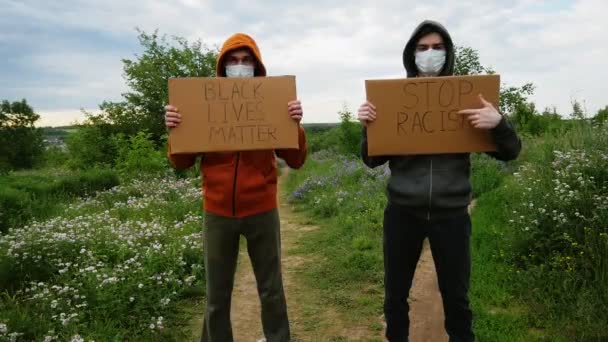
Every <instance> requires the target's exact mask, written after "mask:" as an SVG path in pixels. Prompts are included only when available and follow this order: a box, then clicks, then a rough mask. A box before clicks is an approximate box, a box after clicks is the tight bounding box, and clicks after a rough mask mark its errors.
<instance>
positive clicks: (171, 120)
mask: <svg viewBox="0 0 608 342" xmlns="http://www.w3.org/2000/svg"><path fill="white" fill-rule="evenodd" d="M181 122H182V116H181V115H180V114H179V111H178V109H177V107H174V106H172V105H166V106H165V126H167V128H168V129H171V128H175V127H177V126H178V125H179V124H180V123H181Z"/></svg>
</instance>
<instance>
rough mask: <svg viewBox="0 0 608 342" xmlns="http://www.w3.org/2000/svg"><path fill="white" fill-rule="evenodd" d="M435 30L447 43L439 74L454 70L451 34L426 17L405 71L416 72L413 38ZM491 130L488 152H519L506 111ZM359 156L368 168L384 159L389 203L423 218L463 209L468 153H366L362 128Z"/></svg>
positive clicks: (408, 49) (505, 155) (505, 156)
mask: <svg viewBox="0 0 608 342" xmlns="http://www.w3.org/2000/svg"><path fill="white" fill-rule="evenodd" d="M434 32H435V33H438V34H440V35H441V36H442V37H443V42H444V45H445V49H446V61H445V64H444V66H443V69H442V70H441V72H440V73H439V75H438V76H451V75H453V74H454V64H455V53H454V44H453V42H452V38H451V37H450V34H449V33H448V31H447V30H446V29H445V28H444V27H443V26H442V25H441V24H439V23H437V22H434V21H430V20H427V21H424V22H422V23H421V24H420V25H418V27H417V28H416V29H415V30H414V33H413V34H412V36H411V38H410V39H409V41H408V42H407V44H406V45H405V48H404V50H403V66H404V67H405V70H406V71H407V77H417V76H418V68H417V67H416V62H415V52H416V44H417V43H418V41H419V40H420V38H422V37H423V36H425V35H427V34H429V33H434ZM380 115H381V113H380ZM490 132H491V134H492V137H493V138H494V142H495V143H496V146H497V151H496V152H490V153H488V154H489V155H491V156H492V157H494V158H496V159H499V160H504V161H507V160H512V159H515V158H517V156H518V155H519V152H520V150H521V141H520V139H519V138H518V137H517V134H516V133H515V130H514V129H513V127H512V126H511V125H510V124H509V122H508V121H507V120H506V118H505V117H503V118H502V120H501V121H500V123H499V124H498V126H496V127H495V128H493V129H491V130H490ZM361 158H362V159H363V162H364V163H365V164H366V165H367V166H369V167H372V168H373V167H376V166H379V165H382V164H384V163H386V162H387V161H388V163H389V168H390V170H391V175H390V178H389V181H388V184H387V189H386V190H387V197H388V201H389V202H390V203H391V204H393V205H397V206H399V207H402V208H403V210H407V211H408V212H410V213H411V214H412V215H415V216H418V217H421V218H424V219H427V220H431V219H444V218H449V217H454V216H458V215H464V214H466V210H467V206H468V205H469V203H470V201H471V183H470V180H469V176H470V169H471V162H470V154H469V153H454V154H436V155H406V156H374V157H370V156H368V154H367V131H366V130H365V128H364V129H363V141H362V144H361Z"/></svg>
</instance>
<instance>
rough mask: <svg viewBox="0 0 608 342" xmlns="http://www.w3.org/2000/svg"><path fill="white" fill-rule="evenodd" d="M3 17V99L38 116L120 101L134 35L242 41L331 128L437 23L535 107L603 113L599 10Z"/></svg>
mask: <svg viewBox="0 0 608 342" xmlns="http://www.w3.org/2000/svg"><path fill="white" fill-rule="evenodd" d="M0 6H2V8H3V12H2V13H0V44H2V45H3V46H6V47H7V48H6V49H4V48H3V49H0V58H3V60H4V61H7V62H6V63H5V65H4V66H0V73H2V74H3V75H6V77H3V78H2V79H0V91H1V93H2V94H3V95H4V96H18V98H20V97H26V98H28V100H30V98H31V101H30V102H31V103H32V104H33V105H34V106H35V108H41V109H44V110H46V111H50V110H65V109H66V108H74V110H75V111H78V108H80V107H86V108H94V107H96V105H97V104H99V103H100V102H101V101H103V100H105V99H110V100H115V99H119V98H120V94H121V93H122V92H124V91H125V90H126V89H125V86H124V81H123V80H122V77H121V76H122V64H121V62H120V59H121V58H130V57H132V56H133V54H135V53H137V52H138V51H139V49H140V47H139V46H138V45H137V39H136V32H135V30H134V28H135V27H139V28H141V29H143V30H145V31H148V32H150V31H152V30H154V29H156V28H158V29H159V30H160V33H166V34H168V35H180V36H184V37H186V38H188V39H189V40H194V39H199V38H200V39H201V40H203V42H204V43H207V44H209V45H220V44H221V43H222V42H223V40H224V39H225V38H227V37H228V36H229V35H231V34H232V33H234V32H247V33H250V34H251V35H253V36H254V38H256V40H257V41H258V43H259V45H260V48H261V50H262V55H263V58H264V62H265V64H266V66H267V68H268V70H269V73H270V74H272V75H282V74H295V75H296V76H297V85H298V94H299V97H300V98H301V99H302V101H303V104H304V108H305V122H328V121H337V120H338V115H337V111H338V110H340V109H341V108H342V105H343V104H344V103H347V104H348V105H349V106H350V109H351V110H352V111H355V110H356V107H357V106H358V104H359V103H361V102H362V101H364V99H365V91H364V80H365V79H369V78H383V77H404V74H405V73H404V70H403V66H402V64H401V54H402V50H403V46H404V45H405V42H406V41H407V39H408V38H409V36H410V34H411V32H412V30H413V29H414V28H415V27H416V25H417V24H418V23H419V22H421V21H422V20H424V19H427V18H428V19H435V20H438V21H440V22H442V23H443V24H445V26H446V27H447V28H448V30H450V33H451V34H452V36H453V38H454V41H455V42H456V44H458V45H463V46H470V47H473V48H475V49H476V50H478V51H479V54H480V57H481V62H482V64H483V65H486V66H492V67H493V68H494V69H495V70H497V71H498V72H499V73H500V74H501V78H502V80H503V82H506V83H508V84H510V85H522V84H524V83H526V82H533V83H534V84H535V85H536V86H537V90H536V94H535V95H534V97H533V98H532V99H533V100H534V101H535V102H536V103H537V107H538V108H541V109H542V108H543V107H545V106H553V105H555V106H557V108H558V111H560V112H562V113H564V114H567V113H568V112H569V110H570V101H571V99H574V98H576V99H579V100H581V101H584V102H585V105H586V106H587V109H588V110H589V112H591V113H594V112H595V111H597V109H598V108H600V107H603V106H605V105H606V104H608V103H607V102H608V101H606V99H605V97H604V94H603V91H602V89H601V88H602V87H601V86H600V85H601V84H602V81H603V80H605V79H606V78H607V76H608V71H606V68H604V67H603V63H604V60H605V58H606V57H607V56H608V46H606V45H605V44H602V43H601V42H603V39H602V37H603V33H604V32H605V31H606V30H607V29H608V23H606V22H605V20H604V19H603V17H602V16H601V15H600V14H601V13H605V12H606V11H608V3H607V2H605V1H603V0H578V1H574V0H572V1H568V0H559V1H552V2H550V3H549V2H538V1H533V0H511V1H498V0H492V1H472V0H469V1H459V2H450V3H447V2H445V1H439V0H430V1H426V2H424V3H423V2H419V3H414V2H405V1H397V0H386V1H382V2H375V3H370V2H368V1H362V0H355V1H351V2H347V3H344V2H338V1H335V0H334V1H314V0H313V1H307V2H297V3H292V2H287V1H279V0H271V1H264V2H252V1H246V0H237V1H233V2H231V3H226V2H223V1H211V0H206V1H195V0H180V1H172V2H157V1H145V0H134V1H116V0H107V1H103V2H100V1H93V0H74V1H70V2H69V4H67V3H66V2H47V1H41V0H40V1H34V0H29V1H12V0H9V1H7V0H4V1H2V0H0ZM15 27H19V30H16V31H15V30H14V28H15ZM15 70H16V71H15ZM5 94H6V95H5Z"/></svg>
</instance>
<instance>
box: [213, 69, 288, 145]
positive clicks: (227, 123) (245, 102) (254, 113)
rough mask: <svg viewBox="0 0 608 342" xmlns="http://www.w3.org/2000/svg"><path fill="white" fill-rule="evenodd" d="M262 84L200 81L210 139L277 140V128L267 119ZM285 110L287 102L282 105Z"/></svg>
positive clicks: (247, 141) (238, 142)
mask: <svg viewBox="0 0 608 342" xmlns="http://www.w3.org/2000/svg"><path fill="white" fill-rule="evenodd" d="M263 93H264V89H263V83H261V82H255V81H239V82H234V83H227V82H224V83H221V82H219V81H217V80H209V81H206V82H204V83H203V96H204V99H205V108H203V113H204V115H205V116H206V118H207V120H206V121H207V123H208V124H209V125H208V129H209V132H208V134H209V142H211V143H227V144H247V143H251V144H255V143H265V142H269V141H276V140H277V127H275V126H273V125H272V124H269V123H268V122H267V121H266V117H265V112H264V94H263ZM285 107H286V109H287V104H285Z"/></svg>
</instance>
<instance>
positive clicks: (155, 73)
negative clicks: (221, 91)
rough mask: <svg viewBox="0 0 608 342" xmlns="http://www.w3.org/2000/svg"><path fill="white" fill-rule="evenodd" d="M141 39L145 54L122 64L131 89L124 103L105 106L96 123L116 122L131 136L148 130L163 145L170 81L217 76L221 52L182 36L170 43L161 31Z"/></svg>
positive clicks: (125, 95) (140, 32) (102, 105)
mask: <svg viewBox="0 0 608 342" xmlns="http://www.w3.org/2000/svg"><path fill="white" fill-rule="evenodd" d="M138 39H139V43H140V44H141V46H142V48H143V50H144V51H143V53H142V54H141V55H136V58H135V59H133V60H131V59H123V61H122V62H123V65H124V67H123V68H124V77H125V81H126V83H127V85H128V86H129V88H130V90H129V91H128V92H127V93H125V94H123V97H124V100H123V101H121V102H107V101H106V102H104V103H102V104H101V105H100V109H101V110H102V111H103V114H101V115H100V116H98V117H95V118H94V121H95V122H105V123H112V124H113V125H115V126H116V128H117V130H118V131H119V132H122V133H124V134H126V135H127V136H131V135H135V134H136V133H137V132H140V131H147V132H149V133H150V134H151V137H152V140H153V141H154V142H155V143H156V144H157V145H159V144H160V143H161V137H162V135H163V134H165V132H166V128H165V124H164V120H163V118H162V113H163V112H164V106H165V104H167V103H168V100H169V98H168V86H167V82H168V80H169V78H171V77H209V76H214V75H215V64H216V60H217V51H215V50H211V49H209V48H208V47H207V46H205V45H203V44H202V43H201V42H200V41H195V42H194V43H189V42H188V41H187V40H186V39H184V38H181V37H173V38H172V40H171V41H169V40H168V39H167V38H166V36H159V35H158V32H157V31H155V32H154V33H152V34H147V33H145V32H142V31H139V37H138Z"/></svg>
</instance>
